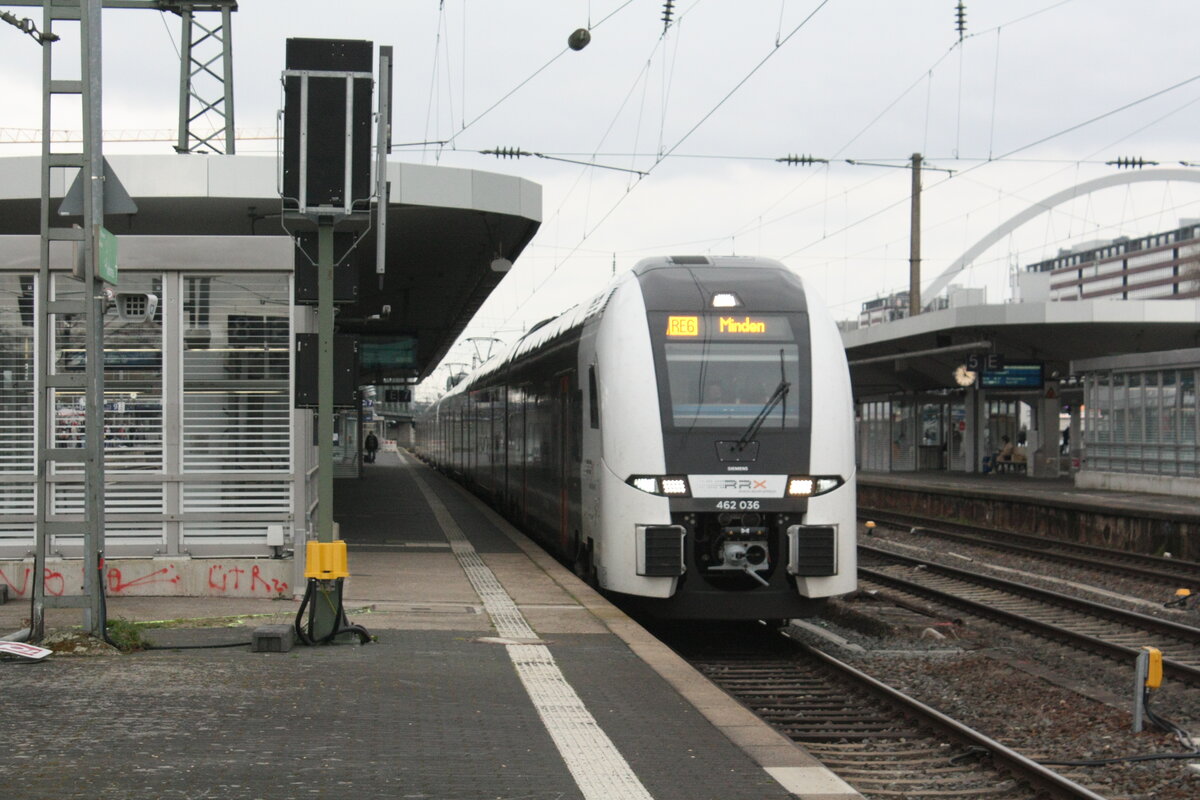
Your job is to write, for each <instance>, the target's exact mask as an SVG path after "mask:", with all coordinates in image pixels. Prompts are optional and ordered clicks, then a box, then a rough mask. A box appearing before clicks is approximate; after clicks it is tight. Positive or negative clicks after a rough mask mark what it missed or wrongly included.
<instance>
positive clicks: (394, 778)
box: [0, 453, 858, 800]
mask: <svg viewBox="0 0 1200 800" xmlns="http://www.w3.org/2000/svg"><path fill="white" fill-rule="evenodd" d="M335 495H336V497H337V506H336V513H335V517H336V518H337V519H338V521H339V524H340V526H341V536H342V538H343V539H345V540H346V541H347V542H348V543H349V545H350V572H351V578H350V579H349V580H348V582H347V591H346V599H345V604H346V608H347V612H348V615H349V618H350V621H351V622H354V623H357V624H360V625H363V626H365V627H366V628H367V629H368V630H369V631H370V632H371V633H372V634H374V635H375V636H377V637H378V641H377V642H375V643H372V644H368V645H365V646H359V645H349V644H347V645H334V646H324V647H299V646H298V647H296V648H295V649H293V650H291V652H287V653H252V652H250V649H249V646H248V645H247V646H236V647H229V648H220V649H159V650H151V651H147V652H142V653H136V654H132V655H126V656H106V657H63V656H53V657H51V658H49V659H47V660H46V662H44V663H39V664H32V663H15V662H5V663H0V716H2V718H3V720H4V725H3V726H2V727H0V774H4V775H5V776H6V778H5V782H6V785H7V787H8V792H11V793H12V796H14V797H18V796H19V797H22V798H67V797H78V798H84V797H86V798H118V797H120V798H126V797H162V798H168V797H181V798H182V797H205V798H238V800H244V798H257V797H268V796H270V797H292V798H296V797H331V798H333V797H336V798H356V799H357V798H389V799H390V798H398V797H405V798H479V799H480V800H483V799H484V798H487V799H488V800H494V799H495V798H547V800H549V799H550V798H597V799H598V798H655V800H667V799H668V798H679V800H684V799H685V798H686V800H698V799H699V800H703V799H704V798H713V799H714V800H715V799H716V798H720V799H721V800H737V798H746V800H751V799H752V798H753V800H764V799H765V800H770V799H771V798H788V797H803V798H808V799H809V800H833V798H838V800H844V798H854V797H858V795H857V793H855V792H854V791H853V790H852V789H850V788H849V787H848V786H847V785H846V784H845V783H843V782H842V781H841V780H839V779H838V778H837V777H836V776H834V775H832V774H831V773H829V772H828V771H827V770H825V769H824V768H823V767H821V766H820V765H819V764H818V763H817V762H816V761H814V760H813V759H812V758H811V757H810V756H808V755H807V754H806V753H805V752H804V751H802V750H801V749H799V748H798V747H796V746H795V745H794V744H792V743H791V742H790V741H789V740H787V739H785V738H784V737H783V736H781V735H780V734H778V733H777V732H775V731H774V730H773V729H771V728H770V727H769V726H767V725H766V724H765V723H763V722H761V721H760V720H758V719H757V718H756V717H755V716H754V715H753V714H752V713H751V712H750V711H748V710H747V709H745V708H744V707H743V706H741V705H740V704H738V703H737V702H736V701H734V700H732V699H730V698H729V697H728V696H727V695H725V694H724V693H723V692H722V691H721V690H719V689H717V688H716V687H715V686H713V685H712V684H711V683H709V681H708V680H707V679H706V678H704V677H703V676H701V675H700V674H699V673H697V672H695V671H694V670H693V669H692V668H691V667H689V666H688V665H687V664H686V663H684V662H683V661H682V660H680V659H679V658H678V657H677V656H675V655H674V654H673V653H672V652H671V651H670V650H668V649H667V648H665V647H664V646H662V645H661V644H659V643H658V642H657V640H655V639H653V638H652V637H651V636H650V635H649V634H647V633H646V632H645V631H643V630H642V629H641V628H640V627H639V626H638V625H636V624H635V623H634V622H633V621H631V620H630V619H629V618H628V617H626V616H625V615H624V614H623V613H622V612H621V611H619V610H618V609H616V608H615V607H614V606H612V605H611V604H610V603H608V602H607V601H606V600H605V599H604V598H603V597H602V596H601V595H599V594H598V593H597V592H595V591H593V590H592V589H590V588H589V587H587V586H586V585H585V584H583V583H581V582H580V581H579V580H578V579H577V578H576V577H575V576H574V575H573V574H572V573H571V572H570V571H569V570H567V569H566V568H564V567H563V566H561V565H560V564H558V563H557V562H556V561H554V560H553V559H551V558H550V557H549V556H548V555H546V554H545V553H544V552H543V551H542V550H540V549H538V548H537V547H536V546H534V545H532V544H531V543H530V542H529V541H528V540H527V539H525V538H524V537H523V536H521V535H520V534H519V533H517V532H516V531H514V530H513V529H512V528H511V527H510V526H508V525H507V524H506V523H505V522H504V521H503V520H502V519H500V518H499V517H498V516H496V515H495V514H493V513H492V512H491V511H490V510H489V509H487V508H485V507H483V506H482V505H480V504H479V503H478V501H477V500H476V499H475V498H474V497H472V496H470V495H469V494H468V493H466V492H465V491H464V490H463V489H461V488H460V487H458V486H457V485H455V484H453V483H452V482H450V481H448V480H447V479H446V478H444V477H442V476H441V475H439V474H437V473H435V472H433V471H432V470H429V469H428V468H426V467H424V466H423V465H420V464H419V463H418V462H416V461H414V460H412V459H411V458H410V457H408V456H407V455H401V454H397V453H381V454H380V458H379V461H378V463H376V464H373V465H369V466H368V467H367V469H366V470H365V475H364V477H363V478H362V479H360V480H358V481H341V482H339V483H338V484H337V487H336V489H335ZM296 607H297V606H296V603H295V602H294V601H291V600H287V601H283V600H276V601H271V600H260V599H253V598H250V599H243V600H235V599H229V598H169V599H168V598H145V597H140V598H139V597H131V598H114V599H113V600H112V601H111V603H110V607H109V615H110V617H124V618H127V619H141V620H145V619H159V620H163V619H183V620H187V621H186V622H183V623H182V624H183V625H185V626H186V627H179V628H167V629H161V630H160V629H155V630H150V631H148V636H149V637H150V638H151V639H152V640H154V641H155V642H156V643H157V644H159V645H160V646H164V647H176V646H182V645H196V644H202V643H206V644H222V643H238V644H240V643H242V642H249V639H250V631H251V630H252V629H253V628H254V627H255V626H258V625H264V624H278V623H279V622H280V621H281V620H282V621H288V620H290V619H291V617H292V616H293V615H294V614H295V613H296ZM27 614H28V606H27V604H26V603H24V602H22V603H19V604H14V603H10V604H8V605H3V606H0V628H3V629H4V632H8V631H11V630H15V629H16V628H17V627H18V626H19V623H20V619H21V617H23V616H27ZM227 626H232V627H227Z"/></svg>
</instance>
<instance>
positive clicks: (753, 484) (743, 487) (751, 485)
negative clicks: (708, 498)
mask: <svg viewBox="0 0 1200 800" xmlns="http://www.w3.org/2000/svg"><path fill="white" fill-rule="evenodd" d="M721 488H722V489H725V490H727V491H734V492H751V491H755V490H758V489H766V488H767V482H766V481H765V480H762V481H756V480H753V479H750V478H742V479H740V480H733V479H729V480H724V481H721Z"/></svg>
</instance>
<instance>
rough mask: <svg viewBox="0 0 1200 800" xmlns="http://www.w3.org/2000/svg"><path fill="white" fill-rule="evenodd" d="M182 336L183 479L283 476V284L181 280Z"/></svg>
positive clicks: (281, 278) (239, 278)
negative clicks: (202, 475)
mask: <svg viewBox="0 0 1200 800" xmlns="http://www.w3.org/2000/svg"><path fill="white" fill-rule="evenodd" d="M184 328H185V336H184V339H185V346H186V349H185V351H184V371H183V374H184V398H183V464H182V466H183V471H184V472H185V473H188V472H235V473H236V472H239V471H247V470H249V471H255V472H281V473H290V472H291V412H292V408H291V406H292V402H291V395H290V386H289V382H288V374H289V369H290V359H291V346H290V341H291V318H290V289H289V281H288V276H287V275H283V274H239V275H235V276H216V275H214V276H185V278H184ZM214 485H215V486H218V487H220V488H219V489H218V491H220V492H232V490H231V488H230V487H231V486H233V484H231V483H219V484H214ZM238 502H239V501H238V499H237V495H236V492H233V493H231V494H230V495H229V500H228V502H224V501H219V502H216V505H219V506H222V507H223V509H224V510H226V511H235V510H237V508H236V505H237V503H238Z"/></svg>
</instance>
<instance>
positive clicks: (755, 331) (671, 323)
mask: <svg viewBox="0 0 1200 800" xmlns="http://www.w3.org/2000/svg"><path fill="white" fill-rule="evenodd" d="M666 335H667V338H668V339H700V338H709V339H724V340H729V341H735V340H742V341H746V340H768V341H790V340H791V339H792V326H791V323H789V322H788V318H787V317H785V316H783V315H781V314H721V315H700V314H671V315H670V316H668V317H667V328H666Z"/></svg>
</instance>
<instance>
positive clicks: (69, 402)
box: [53, 273, 163, 474]
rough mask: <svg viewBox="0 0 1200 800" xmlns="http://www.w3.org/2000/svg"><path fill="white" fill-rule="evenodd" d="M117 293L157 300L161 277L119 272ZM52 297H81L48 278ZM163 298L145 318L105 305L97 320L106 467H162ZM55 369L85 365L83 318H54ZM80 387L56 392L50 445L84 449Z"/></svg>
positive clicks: (60, 468) (75, 288) (63, 470)
mask: <svg viewBox="0 0 1200 800" xmlns="http://www.w3.org/2000/svg"><path fill="white" fill-rule="evenodd" d="M120 292H122V293H144V294H154V295H155V296H156V297H158V298H159V300H160V301H161V300H162V299H163V297H162V293H163V280H162V276H161V275H158V274H154V273H129V274H127V275H122V276H121V285H120ZM55 295H56V297H58V298H59V299H67V298H74V299H82V285H81V284H80V283H79V282H78V281H74V280H71V279H69V278H67V277H65V276H55ZM162 352H163V326H162V303H161V302H160V303H159V306H158V310H157V311H156V312H155V314H154V316H153V317H152V318H150V319H148V320H144V321H137V320H132V319H122V318H121V316H120V314H119V313H118V311H117V309H116V308H115V307H114V308H110V309H109V311H108V313H107V314H105V318H104V450H105V452H104V464H105V469H106V470H112V471H117V472H122V471H125V470H154V471H161V470H162V469H163V450H162V440H163V421H162V391H163V387H162ZM55 353H56V356H55V364H54V369H55V371H56V372H66V373H76V374H78V373H82V372H83V370H84V369H85V368H86V366H87V359H86V356H85V353H84V331H83V326H82V322H81V320H79V319H76V318H75V317H73V316H67V315H62V316H59V317H56V325H55ZM84 400H85V398H84V393H83V392H82V391H79V390H76V391H57V392H55V402H54V406H55V419H54V429H53V438H54V442H55V446H57V447H84V446H86V439H85V435H84V414H85V410H86V409H85V402H84ZM82 471H83V465H82V464H57V465H56V467H55V474H70V473H77V472H82Z"/></svg>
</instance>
